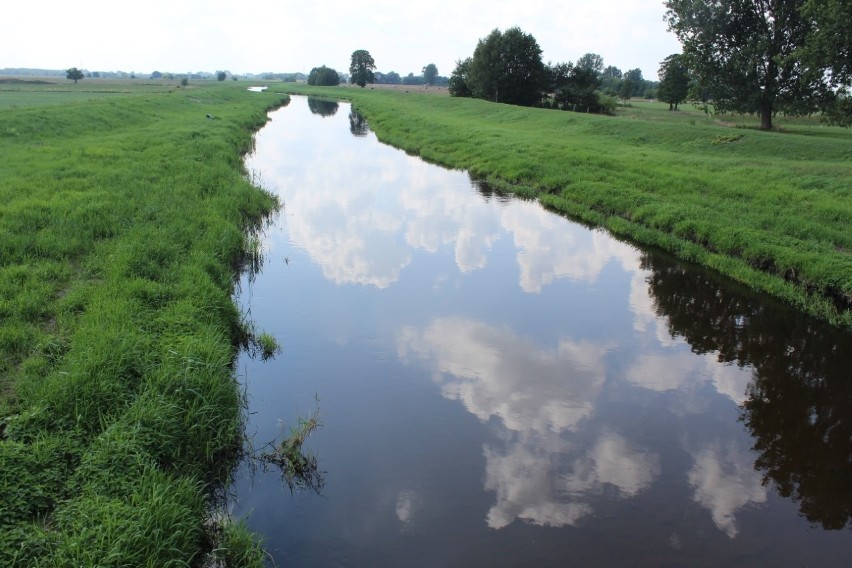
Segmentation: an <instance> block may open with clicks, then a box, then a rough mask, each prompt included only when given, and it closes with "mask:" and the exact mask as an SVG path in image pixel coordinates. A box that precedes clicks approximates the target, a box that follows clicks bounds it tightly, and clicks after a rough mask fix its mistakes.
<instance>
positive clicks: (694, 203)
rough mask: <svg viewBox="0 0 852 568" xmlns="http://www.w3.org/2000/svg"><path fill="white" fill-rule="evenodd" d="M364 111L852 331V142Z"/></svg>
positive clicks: (654, 110)
mask: <svg viewBox="0 0 852 568" xmlns="http://www.w3.org/2000/svg"><path fill="white" fill-rule="evenodd" d="M272 88H273V89H282V90H286V91H288V92H294V93H316V94H322V95H323V96H326V97H340V98H346V99H349V100H352V101H353V103H354V104H355V106H356V108H357V109H358V110H359V111H360V112H362V113H363V114H364V115H365V116H366V118H367V119H368V121H369V122H370V125H371V127H372V128H373V129H374V130H375V132H376V134H377V135H378V137H379V138H380V139H381V140H383V141H385V142H387V143H389V144H391V145H394V146H397V147H399V148H402V149H404V150H406V151H409V152H413V153H416V154H419V155H421V156H423V157H424V158H426V159H428V160H431V161H433V162H436V163H440V164H444V165H446V166H450V167H454V168H462V169H467V170H469V171H470V172H471V173H472V174H473V175H475V176H478V177H480V178H483V179H486V180H488V181H489V182H491V183H492V184H494V185H496V186H498V187H502V188H503V189H504V190H505V191H507V192H512V193H516V194H518V195H521V196H524V197H529V198H536V199H538V200H540V201H541V203H542V204H544V205H545V206H547V207H549V208H551V209H552V210H554V211H559V212H561V213H563V214H565V215H568V216H571V217H574V218H577V219H581V220H583V221H585V222H588V223H592V224H595V225H600V226H604V227H607V228H609V229H610V230H612V231H613V232H614V233H616V234H618V235H622V236H625V237H627V238H630V239H632V240H634V241H636V242H639V243H642V244H646V245H652V246H657V247H660V248H663V249H666V250H668V251H670V252H672V253H674V254H676V255H678V256H679V257H681V258H684V259H687V260H690V261H693V262H697V263H700V264H704V265H706V266H709V267H711V268H714V269H716V270H718V271H720V272H722V273H724V274H726V275H728V276H730V277H732V278H734V279H736V280H738V281H741V282H743V283H746V284H748V285H749V286H751V287H753V288H755V289H759V290H762V291H764V292H766V293H769V294H772V295H774V296H776V297H779V298H782V299H784V300H786V301H787V302H789V303H790V304H792V305H795V306H798V307H799V308H800V309H802V310H804V311H807V312H809V313H811V314H814V315H817V316H819V317H821V318H825V319H827V320H829V321H833V322H836V323H838V324H842V325H847V326H852V131H850V130H849V129H841V128H829V127H826V126H824V125H822V124H821V123H820V122H819V120H818V119H817V118H787V117H783V116H779V117H777V118H776V121H775V122H776V125H777V126H778V127H779V129H780V130H781V132H761V131H758V130H757V129H756V126H757V119H756V118H754V117H749V116H738V115H706V114H704V112H703V111H701V110H699V109H696V108H694V107H692V106H691V105H682V106H681V109H682V110H680V111H677V112H670V111H668V110H667V109H668V106H667V105H663V104H660V103H652V102H647V101H639V100H636V101H632V102H631V104H630V105H629V106H626V107H619V108H618V115H617V116H615V117H610V116H599V115H588V114H581V113H572V112H562V111H553V110H544V109H533V108H521V107H513V106H509V105H502V104H495V103H489V102H486V101H481V100H473V99H459V98H454V97H436V96H429V95H425V94H420V93H415V92H405V90H399V89H378V88H377V89H369V88H366V89H360V88H353V87H347V88H339V87H337V88H334V87H325V88H310V87H307V86H306V85H296V84H286V85H283V84H282V85H272Z"/></svg>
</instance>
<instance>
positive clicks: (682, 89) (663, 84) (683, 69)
mask: <svg viewBox="0 0 852 568" xmlns="http://www.w3.org/2000/svg"><path fill="white" fill-rule="evenodd" d="M658 74H659V77H660V87H659V89H658V90H657V99H658V100H660V101H662V102H664V103H669V110H677V105H679V104H680V103H682V102H683V101H685V100H686V97H687V95H688V94H689V69H688V68H687V65H686V60H685V58H684V57H683V55H681V54H679V53H675V54H672V55H669V56H668V57H666V58H665V59H664V60H663V62H662V63H660V70H659V72H658Z"/></svg>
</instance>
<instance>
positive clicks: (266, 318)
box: [231, 97, 852, 568]
mask: <svg viewBox="0 0 852 568" xmlns="http://www.w3.org/2000/svg"><path fill="white" fill-rule="evenodd" d="M270 116H271V121H270V122H269V124H267V126H265V127H264V128H263V129H262V130H261V131H260V132H259V133H258V135H257V138H256V150H255V152H254V153H253V154H252V155H251V156H250V157H249V158H248V160H247V167H248V168H249V170H250V171H251V172H253V174H254V176H255V179H257V180H258V181H259V183H261V184H262V185H263V186H264V187H267V188H269V189H271V190H272V191H274V192H276V193H277V194H278V195H279V196H280V197H281V200H282V202H283V205H284V206H283V208H282V210H281V212H280V213H279V214H278V215H277V216H276V217H275V218H274V219H273V220H272V222H271V224H270V226H269V227H268V228H267V229H266V230H265V231H264V232H263V238H262V244H263V249H262V250H263V257H264V260H263V263H262V266H261V267H260V269H259V270H258V271H256V272H252V273H251V274H247V275H246V276H244V278H243V280H242V282H241V286H240V293H239V295H238V302H239V303H240V305H241V306H242V309H243V310H244V311H245V312H246V313H247V314H248V315H249V317H250V318H251V320H253V321H254V322H255V324H256V327H257V329H258V330H263V331H266V332H270V333H272V334H274V335H275V337H276V338H277V339H278V341H279V342H280V344H281V345H282V352H281V353H280V354H279V355H278V356H277V357H275V358H274V359H271V360H267V361H262V360H261V359H260V358H258V357H254V358H253V357H251V356H250V355H249V354H248V353H246V354H244V355H243V356H242V357H241V358H240V360H239V362H238V373H239V374H240V376H241V377H242V378H243V380H244V381H245V384H246V389H247V393H248V397H249V424H248V432H249V434H250V435H252V436H253V438H254V440H255V445H256V446H261V445H263V444H264V443H266V442H269V441H272V440H274V439H276V438H280V437H281V434H282V432H283V431H284V429H285V428H287V427H290V426H292V425H293V424H295V423H296V422H297V420H298V418H299V417H300V416H301V417H306V416H308V415H310V414H311V413H312V412H313V411H314V410H315V408H317V406H318V408H319V412H320V416H321V422H322V426H321V427H320V428H319V429H318V430H317V431H316V432H315V433H314V434H312V435H311V436H310V437H309V438H308V440H307V442H306V448H308V449H309V451H310V452H312V453H313V454H314V455H315V456H316V457H317V460H318V463H319V467H320V470H321V471H323V472H324V474H323V481H324V486H323V487H322V490H321V491H320V492H319V493H316V492H313V491H310V490H298V489H297V490H295V491H293V492H292V493H291V490H290V489H289V488H288V486H287V484H285V483H283V482H282V479H281V476H280V474H279V473H278V472H276V471H274V470H270V471H266V472H264V471H263V470H262V469H258V470H256V471H252V470H251V469H250V468H245V469H244V470H243V471H242V472H241V473H240V475H239V478H238V480H237V482H236V484H235V486H234V488H233V492H234V495H235V497H234V503H233V505H232V510H231V513H232V515H234V516H237V517H243V518H247V522H248V525H249V526H250V527H251V529H252V530H254V531H256V532H258V533H259V534H261V535H262V536H263V537H264V538H265V543H266V548H267V550H268V551H269V552H270V554H271V555H272V557H273V558H274V559H275V561H276V562H277V564H278V565H281V566H299V567H302V566H317V567H330V566H353V567H366V566H413V567H420V566H423V567H426V566H442V567H452V566H459V567H462V566H463V567H468V568H470V567H478V566H483V567H484V566H489V567H490V566H540V567H547V566H567V565H574V566H759V565H765V566H821V567H825V566H846V565H848V562H849V558H850V557H852V533H850V531H849V528H848V527H849V526H850V519H852V465H850V464H851V463H852V460H850V456H852V376H850V369H852V349H850V346H852V341H850V340H852V337H850V334H849V333H846V332H841V331H838V330H837V329H834V328H831V327H830V326H827V325H824V324H822V323H820V322H817V321H814V320H812V319H809V318H807V317H804V316H801V315H799V314H796V313H794V312H792V311H791V310H789V309H787V308H786V307H785V306H782V305H779V304H778V303H776V302H774V301H773V300H771V299H766V298H763V297H759V296H756V295H754V294H751V293H750V292H749V291H747V290H744V289H741V288H740V287H737V286H735V285H733V284H731V283H729V282H727V281H725V280H724V279H722V278H719V277H717V276H716V275H714V274H712V273H709V272H707V271H704V270H702V269H700V268H696V267H692V266H687V265H684V264H683V263H680V262H678V261H676V260H673V259H671V258H669V257H667V256H665V255H662V254H659V253H657V252H653V251H648V250H643V249H640V248H637V247H636V246H633V245H631V244H628V243H625V242H622V241H619V240H617V239H615V238H613V237H612V236H610V235H609V234H607V233H606V232H604V231H601V230H595V229H589V228H587V227H585V226H582V225H580V224H577V223H574V222H572V221H570V220H567V219H565V218H564V217H560V216H557V215H554V214H552V213H550V212H548V211H546V210H544V209H543V208H542V207H541V206H540V205H538V204H537V203H536V202H531V201H523V200H519V199H513V198H510V197H505V196H501V195H499V194H496V193H494V192H493V191H492V190H491V189H490V188H489V187H488V186H487V185H485V184H482V183H478V182H476V181H473V180H471V179H470V177H469V176H468V174H467V173H465V172H462V171H450V170H445V169H442V168H440V167H437V166H434V165H431V164H427V163H425V162H424V161H422V160H420V159H418V158H416V157H412V156H409V155H407V154H405V153H404V152H401V151H399V150H396V149H394V148H391V147H388V146H386V145H383V144H381V143H379V142H378V141H377V140H376V137H375V135H374V134H373V133H372V132H370V130H369V126H368V125H367V123H366V122H365V121H363V119H361V118H360V117H359V116H358V115H357V114H355V113H353V112H352V111H351V108H350V106H349V105H348V104H345V103H339V104H338V103H331V102H327V101H319V100H315V99H305V98H303V97H293V100H292V102H291V103H290V104H289V106H287V107H285V108H282V109H280V110H277V111H275V112H273V113H272V114H271V115H270ZM614 120H615V119H614Z"/></svg>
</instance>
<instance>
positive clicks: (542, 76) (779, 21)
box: [449, 0, 852, 130]
mask: <svg viewBox="0 0 852 568" xmlns="http://www.w3.org/2000/svg"><path fill="white" fill-rule="evenodd" d="M664 5H665V7H666V13H665V19H666V21H667V22H668V27H669V30H670V31H672V32H673V33H674V34H675V35H676V36H677V37H678V39H679V40H680V42H681V44H682V46H683V52H682V53H678V54H672V55H670V56H668V57H667V58H666V59H665V60H664V61H662V62H661V63H660V68H659V79H660V82H659V83H658V84H649V82H647V81H645V80H644V79H643V78H642V75H641V70H639V69H633V70H630V71H628V72H626V73H622V72H621V71H620V70H619V69H618V68H615V67H612V66H609V67H604V66H603V58H601V56H599V55H597V54H594V53H587V54H586V55H584V56H583V57H581V58H580V59H579V60H578V61H577V62H576V63H571V62H567V63H556V64H550V63H548V64H544V63H543V62H542V59H541V48H540V47H539V45H538V43H537V41H536V39H535V38H534V37H533V36H532V35H530V34H527V33H524V32H523V31H522V30H521V29H520V28H518V27H513V28H510V29H508V30H506V31H505V32H502V31H500V30H499V29H495V30H493V31H492V32H491V33H490V34H489V35H488V36H486V37H485V38H483V39H480V40H479V42H478V43H477V45H476V48H475V49H474V52H473V55H472V56H470V57H468V58H466V59H463V60H459V61H458V62H457V64H456V68H455V69H454V70H453V73H452V75H451V76H450V79H449V91H450V94H451V95H453V96H459V97H475V98H480V99H486V100H490V101H494V102H501V103H507V104H515V105H523V106H541V107H547V108H558V109H563V110H577V111H583V112H603V113H607V112H612V110H613V109H614V108H615V105H616V101H615V98H616V97H617V98H620V99H622V100H628V99H629V98H631V97H633V96H642V95H646V96H647V95H654V96H656V98H657V99H659V100H661V101H663V102H666V103H669V108H670V109H671V110H676V109H677V108H678V105H679V104H680V103H682V102H684V101H686V100H691V101H694V102H697V103H699V104H702V105H705V108H709V106H708V105H712V108H713V109H714V110H715V111H716V112H720V113H726V112H736V113H741V114H757V115H758V116H759V117H760V127H761V129H764V130H770V129H772V118H773V117H774V116H775V115H776V114H777V113H779V112H783V113H785V114H788V115H808V114H814V113H820V114H821V115H822V117H823V118H824V119H825V120H826V121H827V122H829V123H831V124H839V125H843V126H850V125H852V94H850V88H851V87H852V25H850V22H852V2H850V1H849V0H712V1H709V0H708V1H701V0H666V1H665V2H664Z"/></svg>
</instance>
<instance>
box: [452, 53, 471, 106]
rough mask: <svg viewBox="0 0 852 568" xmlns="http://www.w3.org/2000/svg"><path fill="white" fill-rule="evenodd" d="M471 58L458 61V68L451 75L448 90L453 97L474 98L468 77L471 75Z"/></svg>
mask: <svg viewBox="0 0 852 568" xmlns="http://www.w3.org/2000/svg"><path fill="white" fill-rule="evenodd" d="M471 61H472V60H471V58H470V57H468V58H467V59H465V60H463V61H462V60H461V59H460V60H458V61H456V68H455V69H453V72H452V74H451V75H450V82H449V85H448V90H449V92H450V96H452V97H472V96H473V93H472V92H471V91H470V87H469V86H468V84H467V79H468V75H469V74H470V64H471Z"/></svg>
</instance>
